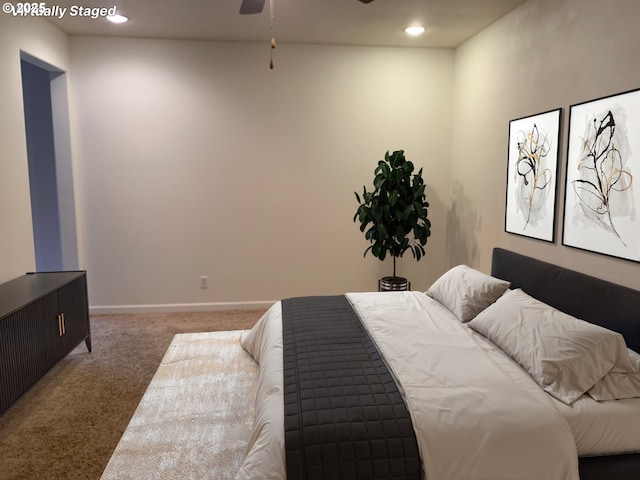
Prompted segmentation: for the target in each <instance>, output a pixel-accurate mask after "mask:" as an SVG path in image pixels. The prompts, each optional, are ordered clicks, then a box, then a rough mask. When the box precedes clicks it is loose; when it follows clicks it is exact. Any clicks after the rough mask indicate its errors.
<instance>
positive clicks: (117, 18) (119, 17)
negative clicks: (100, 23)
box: [107, 13, 129, 23]
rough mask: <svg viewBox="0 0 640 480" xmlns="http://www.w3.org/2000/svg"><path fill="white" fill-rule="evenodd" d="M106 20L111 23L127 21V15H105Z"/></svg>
mask: <svg viewBox="0 0 640 480" xmlns="http://www.w3.org/2000/svg"><path fill="white" fill-rule="evenodd" d="M107 20H109V21H110V22H111V23H124V22H128V21H129V19H128V18H127V17H125V16H124V15H120V14H119V13H116V14H115V15H109V16H108V17H107Z"/></svg>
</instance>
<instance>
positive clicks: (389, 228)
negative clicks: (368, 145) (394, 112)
mask: <svg viewBox="0 0 640 480" xmlns="http://www.w3.org/2000/svg"><path fill="white" fill-rule="evenodd" d="M413 170H414V166H413V163H411V162H409V161H407V159H406V158H405V156H404V150H397V151H395V152H393V153H392V154H391V155H390V154H389V152H387V153H386V154H385V156H384V160H380V161H379V162H378V166H377V167H376V169H375V171H374V175H375V177H374V179H373V186H374V190H373V191H370V192H368V191H367V187H366V186H365V187H364V189H363V193H362V197H360V195H358V192H354V193H355V195H356V199H357V200H358V203H359V204H360V205H359V207H358V210H357V211H356V214H355V215H354V217H353V221H354V222H356V221H358V222H359V223H360V231H361V232H363V233H364V236H365V238H366V239H367V240H368V241H369V242H370V243H371V245H369V247H367V249H366V250H365V251H364V256H366V255H367V252H369V251H371V253H372V254H373V256H375V257H377V258H379V259H380V260H384V259H385V258H386V256H387V255H390V256H392V257H393V276H392V277H383V278H382V279H380V281H379V289H380V290H408V282H407V279H406V278H403V277H397V276H396V258H397V257H402V255H404V253H405V252H406V251H407V250H411V253H412V254H413V256H414V258H415V259H416V260H417V261H419V260H420V259H421V258H422V257H423V256H424V254H425V250H424V246H425V245H426V243H427V239H428V238H429V236H430V235H431V222H430V221H429V219H428V218H427V207H429V203H427V201H426V198H425V184H424V180H423V179H422V168H421V169H420V170H419V171H418V173H416V174H414V173H413Z"/></svg>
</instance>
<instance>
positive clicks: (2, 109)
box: [0, 14, 69, 283]
mask: <svg viewBox="0 0 640 480" xmlns="http://www.w3.org/2000/svg"><path fill="white" fill-rule="evenodd" d="M21 50H22V51H24V52H26V53H28V54H30V55H32V56H34V57H37V58H39V59H40V60H42V61H44V62H47V63H49V64H51V65H53V66H55V67H57V68H59V69H61V70H65V71H66V70H67V69H68V68H69V47H68V39H67V36H66V34H64V33H62V32H61V31H60V30H58V29H57V28H56V27H54V26H53V25H51V24H50V23H49V22H46V21H45V20H42V19H38V18H32V17H24V18H23V17H12V16H9V15H6V14H2V15H0V72H2V74H0V145H1V148H0V221H1V222H2V234H0V252H1V254H0V255H1V257H0V283H2V282H5V281H7V280H10V279H12V278H14V277H17V276H19V275H22V274H24V273H25V272H27V271H32V270H34V269H35V253H34V246H33V226H32V223H31V199H30V197H29V173H28V163H27V148H26V139H25V128H24V109H23V104H22V84H21V72H20V51H21Z"/></svg>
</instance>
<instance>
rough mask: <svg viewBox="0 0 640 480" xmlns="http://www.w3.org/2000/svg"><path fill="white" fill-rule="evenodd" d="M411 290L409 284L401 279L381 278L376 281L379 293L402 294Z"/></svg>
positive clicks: (404, 279)
mask: <svg viewBox="0 0 640 480" xmlns="http://www.w3.org/2000/svg"><path fill="white" fill-rule="evenodd" d="M410 288H411V282H410V281H408V280H407V279H406V278H403V277H382V278H381V279H380V280H378V291H379V292H404V291H407V290H409V289H410Z"/></svg>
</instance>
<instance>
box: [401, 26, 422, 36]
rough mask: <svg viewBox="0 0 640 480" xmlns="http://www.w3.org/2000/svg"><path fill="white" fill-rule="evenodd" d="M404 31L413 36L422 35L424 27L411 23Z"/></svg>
mask: <svg viewBox="0 0 640 480" xmlns="http://www.w3.org/2000/svg"><path fill="white" fill-rule="evenodd" d="M404 31H405V33H406V34H407V35H411V36H416V35H422V34H423V33H424V27H421V26H419V25H411V26H409V27H407V28H405V29H404Z"/></svg>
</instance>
